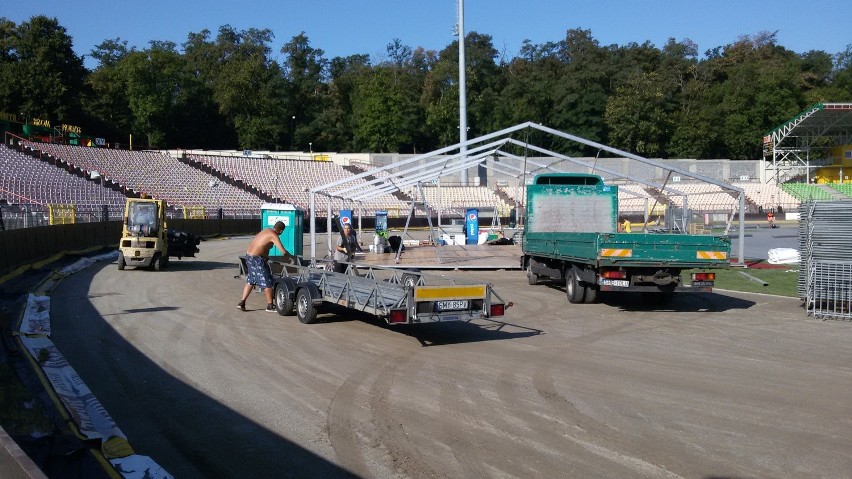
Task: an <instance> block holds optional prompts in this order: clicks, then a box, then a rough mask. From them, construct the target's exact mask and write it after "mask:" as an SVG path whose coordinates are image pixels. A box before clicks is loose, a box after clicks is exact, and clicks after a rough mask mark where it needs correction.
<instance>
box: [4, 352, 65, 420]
mask: <svg viewBox="0 0 852 479" xmlns="http://www.w3.org/2000/svg"><path fill="white" fill-rule="evenodd" d="M0 384H2V385H3V387H2V388H0V424H2V425H3V429H5V430H6V432H7V433H9V434H10V435H12V436H29V435H31V434H38V435H43V434H48V433H50V432H51V431H53V429H54V428H53V424H52V423H51V421H50V419H48V415H47V414H46V412H45V410H44V407H43V406H42V404H41V402H40V401H39V400H37V399H35V398H32V397H31V396H30V394H29V393H28V392H27V390H26V389H25V388H24V386H23V385H22V384H21V383H20V381H18V378H17V377H16V376H15V373H14V371H12V369H11V368H10V367H9V366H8V365H7V364H0Z"/></svg>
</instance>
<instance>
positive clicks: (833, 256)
mask: <svg viewBox="0 0 852 479" xmlns="http://www.w3.org/2000/svg"><path fill="white" fill-rule="evenodd" d="M850 251H852V202H850V201H821V202H819V201H817V202H807V203H802V205H801V206H799V255H800V258H801V259H800V261H799V277H798V282H797V285H796V287H797V292H798V295H799V298H800V299H802V300H804V301H805V308H806V309H807V311H808V314H813V316H814V317H815V318H823V319H828V318H832V319H852V311H850V309H852V262H849V261H844V260H845V259H847V258H848V257H849V252H850Z"/></svg>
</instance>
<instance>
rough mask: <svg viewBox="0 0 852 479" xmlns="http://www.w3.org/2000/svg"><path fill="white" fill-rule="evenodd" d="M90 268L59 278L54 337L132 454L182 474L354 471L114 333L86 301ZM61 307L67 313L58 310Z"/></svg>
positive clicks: (303, 474)
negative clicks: (211, 393) (204, 388)
mask: <svg viewBox="0 0 852 479" xmlns="http://www.w3.org/2000/svg"><path fill="white" fill-rule="evenodd" d="M209 264H212V265H214V267H215V265H217V264H224V263H209ZM209 264H208V266H206V267H209ZM227 266H228V267H233V265H227ZM90 270H92V271H84V272H82V273H78V278H77V280H76V281H73V282H71V281H69V282H65V283H64V284H63V293H62V294H55V295H53V296H54V297H53V298H52V309H53V308H55V309H54V311H56V312H57V314H56V316H54V318H53V321H52V322H53V323H54V327H53V334H52V339H53V342H54V343H55V344H56V346H57V347H58V349H59V351H61V352H62V354H63V356H64V357H65V358H66V360H67V361H68V363H69V364H71V365H72V367H73V368H74V369H75V371H76V372H77V374H78V375H79V376H80V378H81V379H82V380H83V382H84V383H85V384H86V385H87V386H88V387H89V388H90V389H91V390H92V391H93V392H94V394H95V396H96V397H97V398H98V400H99V401H100V402H101V403H102V405H103V406H104V408H105V410H106V411H108V413H109V414H110V416H112V418H113V419H114V420H115V422H116V424H117V425H118V427H119V428H120V429H121V430H122V431H123V432H124V433H125V434H126V435H127V438H128V442H129V443H130V445H131V446H132V447H133V448H134V450H135V452H136V453H137V454H141V455H147V456H150V457H151V458H152V459H153V460H154V461H155V462H157V463H158V464H159V465H160V466H162V467H163V468H164V469H165V470H166V471H168V472H169V473H170V474H171V475H172V476H174V477H180V478H218V477H221V478H226V477H311V478H313V477H330V478H344V477H356V476H354V475H353V474H352V473H351V472H349V471H348V470H346V469H343V468H341V467H340V466H338V465H336V464H334V463H332V462H330V461H328V460H327V459H325V458H323V457H321V456H319V455H317V454H315V453H314V452H312V451H310V450H307V449H305V448H303V447H302V446H300V445H298V444H296V443H294V442H292V441H290V440H288V439H286V438H284V437H282V436H280V435H279V434H277V433H275V432H272V431H270V430H269V429H267V428H266V426H264V425H263V424H259V423H257V422H255V421H253V420H252V419H250V418H248V417H246V416H244V415H243V414H241V413H240V412H239V411H236V410H234V409H232V408H230V407H229V406H226V405H225V404H222V403H221V402H219V401H217V400H215V399H213V398H211V397H209V396H208V395H206V394H204V393H202V392H200V391H199V390H197V389H196V388H195V387H193V386H191V385H189V384H187V383H186V382H185V381H183V380H181V379H179V378H176V377H175V376H174V375H173V374H172V373H170V372H169V371H166V370H164V369H162V368H161V367H160V366H159V365H157V364H156V363H155V362H153V361H152V360H151V359H150V358H149V357H148V356H147V355H146V354H145V353H143V352H141V351H139V350H138V349H137V348H136V347H135V346H134V345H133V344H132V343H130V342H128V341H127V340H126V339H125V338H124V337H122V336H121V335H119V334H118V333H117V332H116V330H115V329H114V328H113V327H112V326H111V325H110V324H109V323H107V322H106V321H105V320H104V317H103V316H102V315H101V314H100V313H99V312H98V310H97V309H96V308H95V307H94V305H93V304H92V303H91V301H90V299H89V297H88V289H89V284H90V283H91V279H92V277H93V275H94V274H96V272H97V271H98V268H90ZM174 309H176V308H173V307H166V308H142V309H136V310H130V311H128V312H131V313H145V312H152V311H164V310H174ZM59 311H67V313H68V314H67V316H66V317H65V318H63V317H62V316H63V315H62V314H59V313H58V312H59ZM72 315H73V317H74V320H73V321H72V320H71V319H70V317H71V316H72ZM278 406H279V407H281V408H286V407H287V405H286V404H278ZM63 477H68V478H75V476H73V475H67V474H66V475H63ZM77 477H79V478H80V479H84V478H85V475H82V476H77ZM75 479H76V478H75Z"/></svg>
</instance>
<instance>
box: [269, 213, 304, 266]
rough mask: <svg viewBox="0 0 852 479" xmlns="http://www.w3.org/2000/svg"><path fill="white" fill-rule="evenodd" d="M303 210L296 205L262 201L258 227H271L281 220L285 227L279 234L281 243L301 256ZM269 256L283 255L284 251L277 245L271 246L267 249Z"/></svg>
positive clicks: (302, 246) (291, 251)
mask: <svg viewBox="0 0 852 479" xmlns="http://www.w3.org/2000/svg"><path fill="white" fill-rule="evenodd" d="M304 217H305V211H304V210H302V209H301V208H299V207H298V206H295V205H291V204H283V203H264V204H263V205H262V206H261V207H260V227H261V229H263V228H272V227H273V226H275V223H276V222H278V221H281V222H283V223H284V225H285V226H287V228H285V229H284V233H282V234H281V244H283V245H284V247H285V248H287V251H289V252H290V253H292V254H294V255H296V256H302V249H303V248H304V245H303V240H302V238H303V232H304V231H303V230H304V227H303V221H304ZM269 256H270V258H271V257H274V256H284V253H283V252H282V251H280V250H279V249H278V248H277V247H275V246H273V247H272V249H271V250H270V251H269Z"/></svg>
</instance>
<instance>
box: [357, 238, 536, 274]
mask: <svg viewBox="0 0 852 479" xmlns="http://www.w3.org/2000/svg"><path fill="white" fill-rule="evenodd" d="M522 254H523V253H521V246H520V245H488V244H482V245H454V246H437V247H436V246H420V245H417V246H408V245H406V246H405V249H403V250H402V255H401V256H400V258H399V263H396V253H382V254H379V253H370V252H365V253H356V254H355V263H356V264H370V265H379V266H404V267H410V268H418V269H521V256H522Z"/></svg>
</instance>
